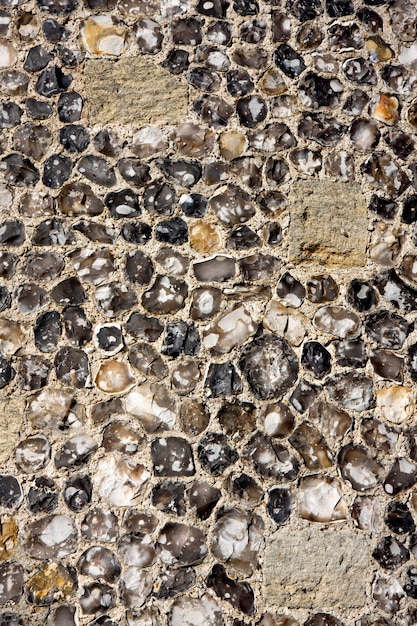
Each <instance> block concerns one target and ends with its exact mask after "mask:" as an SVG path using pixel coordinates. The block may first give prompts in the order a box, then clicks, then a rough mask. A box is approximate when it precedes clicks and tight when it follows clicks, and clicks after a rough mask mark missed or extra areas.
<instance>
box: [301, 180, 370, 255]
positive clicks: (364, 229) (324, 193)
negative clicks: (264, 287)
mask: <svg viewBox="0 0 417 626" xmlns="http://www.w3.org/2000/svg"><path fill="white" fill-rule="evenodd" d="M289 208H290V215H291V223H290V229H289V239H290V245H289V253H290V260H291V261H293V262H297V263H314V264H318V265H338V266H339V267H354V266H362V265H364V264H365V261H366V245H367V241H368V222H367V216H366V203H365V199H364V197H363V195H362V192H361V188H360V185H358V184H356V183H339V182H332V181H306V180H300V181H297V182H295V183H294V184H293V185H292V188H291V193H290V196H289Z"/></svg>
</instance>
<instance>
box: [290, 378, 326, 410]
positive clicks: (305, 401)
mask: <svg viewBox="0 0 417 626" xmlns="http://www.w3.org/2000/svg"><path fill="white" fill-rule="evenodd" d="M320 391H321V388H320V387H318V386H317V385H314V384H313V383H311V382H310V381H309V380H306V379H305V378H301V379H300V380H299V382H298V384H297V386H296V388H295V389H294V391H293V392H292V394H291V395H290V397H289V401H290V402H291V404H292V406H293V407H294V408H295V409H296V410H297V411H298V412H299V413H305V412H306V411H307V409H309V408H310V407H311V405H312V404H313V402H314V401H315V400H316V398H317V397H318V395H319V393H320Z"/></svg>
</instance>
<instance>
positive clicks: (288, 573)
mask: <svg viewBox="0 0 417 626" xmlns="http://www.w3.org/2000/svg"><path fill="white" fill-rule="evenodd" d="M370 552H371V549H370V546H369V545H368V542H367V539H366V538H365V537H364V536H363V535H361V534H358V533H357V532H353V531H352V530H350V529H347V528H340V526H339V525H337V527H335V528H323V526H321V525H318V526H316V525H309V526H305V527H303V528H302V529H298V530H296V529H294V528H291V527H290V526H285V527H282V528H280V529H279V530H278V532H277V533H275V535H273V536H271V537H269V538H268V539H267V542H266V549H265V557H264V566H263V568H264V597H265V600H266V601H267V602H268V603H269V604H271V605H275V606H279V607H287V608H297V609H299V608H306V609H318V610H326V609H333V608H339V609H353V608H357V607H364V606H366V602H367V599H366V591H367V584H368V583H369V582H370V581H369V580H368V578H369V576H372V564H371V556H370Z"/></svg>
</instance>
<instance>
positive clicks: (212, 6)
mask: <svg viewBox="0 0 417 626" xmlns="http://www.w3.org/2000/svg"><path fill="white" fill-rule="evenodd" d="M229 4H230V2H228V1H227V0H210V2H207V0H198V3H197V6H196V9H197V12H198V13H201V14H202V15H207V16H208V17H226V11H227V9H228V7H229Z"/></svg>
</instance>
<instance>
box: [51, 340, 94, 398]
mask: <svg viewBox="0 0 417 626" xmlns="http://www.w3.org/2000/svg"><path fill="white" fill-rule="evenodd" d="M55 371H56V377H57V379H58V380H59V381H61V382H62V383H64V384H65V385H69V386H71V387H75V388H76V389H82V388H83V387H86V386H87V385H88V383H89V381H90V365H89V363H88V357H87V355H86V353H85V352H83V350H79V349H77V348H71V347H69V346H65V347H64V348H61V349H60V350H59V351H58V352H57V354H56V356H55Z"/></svg>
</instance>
